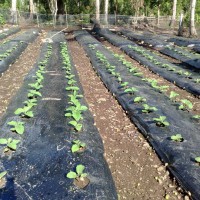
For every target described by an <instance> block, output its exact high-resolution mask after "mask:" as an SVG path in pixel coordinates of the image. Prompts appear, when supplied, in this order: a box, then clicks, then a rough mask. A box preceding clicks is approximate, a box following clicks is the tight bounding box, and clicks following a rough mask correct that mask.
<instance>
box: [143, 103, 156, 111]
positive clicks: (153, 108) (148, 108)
mask: <svg viewBox="0 0 200 200" xmlns="http://www.w3.org/2000/svg"><path fill="white" fill-rule="evenodd" d="M143 107H144V109H143V110H142V112H143V113H150V112H154V111H157V110H158V109H157V108H156V107H153V106H149V105H148V104H143Z"/></svg>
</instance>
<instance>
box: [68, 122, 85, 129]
mask: <svg viewBox="0 0 200 200" xmlns="http://www.w3.org/2000/svg"><path fill="white" fill-rule="evenodd" d="M69 124H71V125H72V126H73V127H74V128H75V130H76V131H80V130H81V129H82V127H83V125H82V124H80V123H78V122H77V121H75V120H72V121H70V122H69Z"/></svg>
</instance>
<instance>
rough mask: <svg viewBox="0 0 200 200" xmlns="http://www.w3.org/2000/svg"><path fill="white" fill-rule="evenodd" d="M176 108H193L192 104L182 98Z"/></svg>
mask: <svg viewBox="0 0 200 200" xmlns="http://www.w3.org/2000/svg"><path fill="white" fill-rule="evenodd" d="M178 108H179V110H191V109H192V108H193V104H192V102H191V101H189V100H188V99H182V100H181V105H180V106H179V107H178Z"/></svg>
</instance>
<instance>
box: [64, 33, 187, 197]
mask: <svg viewBox="0 0 200 200" xmlns="http://www.w3.org/2000/svg"><path fill="white" fill-rule="evenodd" d="M67 39H68V43H69V48H70V51H71V54H72V57H73V61H74V63H75V66H76V69H77V71H78V74H79V77H80V81H81V84H82V86H83V90H84V97H85V99H86V101H87V103H88V105H89V109H90V111H91V113H92V114H93V116H94V119H95V124H96V126H97V128H98V130H99V133H100V135H101V137H102V140H103V142H104V148H105V154H104V155H105V158H106V160H107V162H108V164H109V167H110V170H111V172H112V176H113V179H114V181H115V185H116V188H117V192H118V196H119V199H120V200H122V199H127V200H162V199H163V200H164V199H170V200H177V199H182V200H183V199H184V200H187V199H189V197H188V196H185V195H184V194H182V192H181V189H180V187H178V186H177V184H176V183H175V181H174V180H172V179H171V178H170V175H169V172H168V171H167V170H166V168H165V166H164V165H163V164H162V163H161V161H160V160H159V158H158V157H157V155H156V153H155V152H154V150H153V149H152V148H151V147H150V146H149V144H148V143H147V142H146V140H145V139H144V137H143V136H142V134H141V133H140V132H139V131H138V130H137V128H136V127H135V126H134V124H132V123H131V121H130V120H129V118H128V117H127V116H126V114H125V113H124V111H123V110H122V108H121V106H120V105H119V104H118V102H117V101H116V100H115V98H114V97H113V96H112V95H111V94H110V93H109V91H108V90H107V89H106V88H105V86H104V85H103V83H102V81H101V80H100V78H99V77H98V76H97V75H96V73H95V72H94V70H93V69H92V66H91V64H90V60H89V59H88V58H87V56H86V55H85V52H84V50H83V48H82V47H81V46H80V45H79V44H78V43H77V42H76V41H75V40H74V38H73V36H72V35H68V36H67Z"/></svg>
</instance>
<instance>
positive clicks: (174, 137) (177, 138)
mask: <svg viewBox="0 0 200 200" xmlns="http://www.w3.org/2000/svg"><path fill="white" fill-rule="evenodd" d="M171 140H173V141H175V142H183V137H182V135H181V134H176V135H172V136H171Z"/></svg>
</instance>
